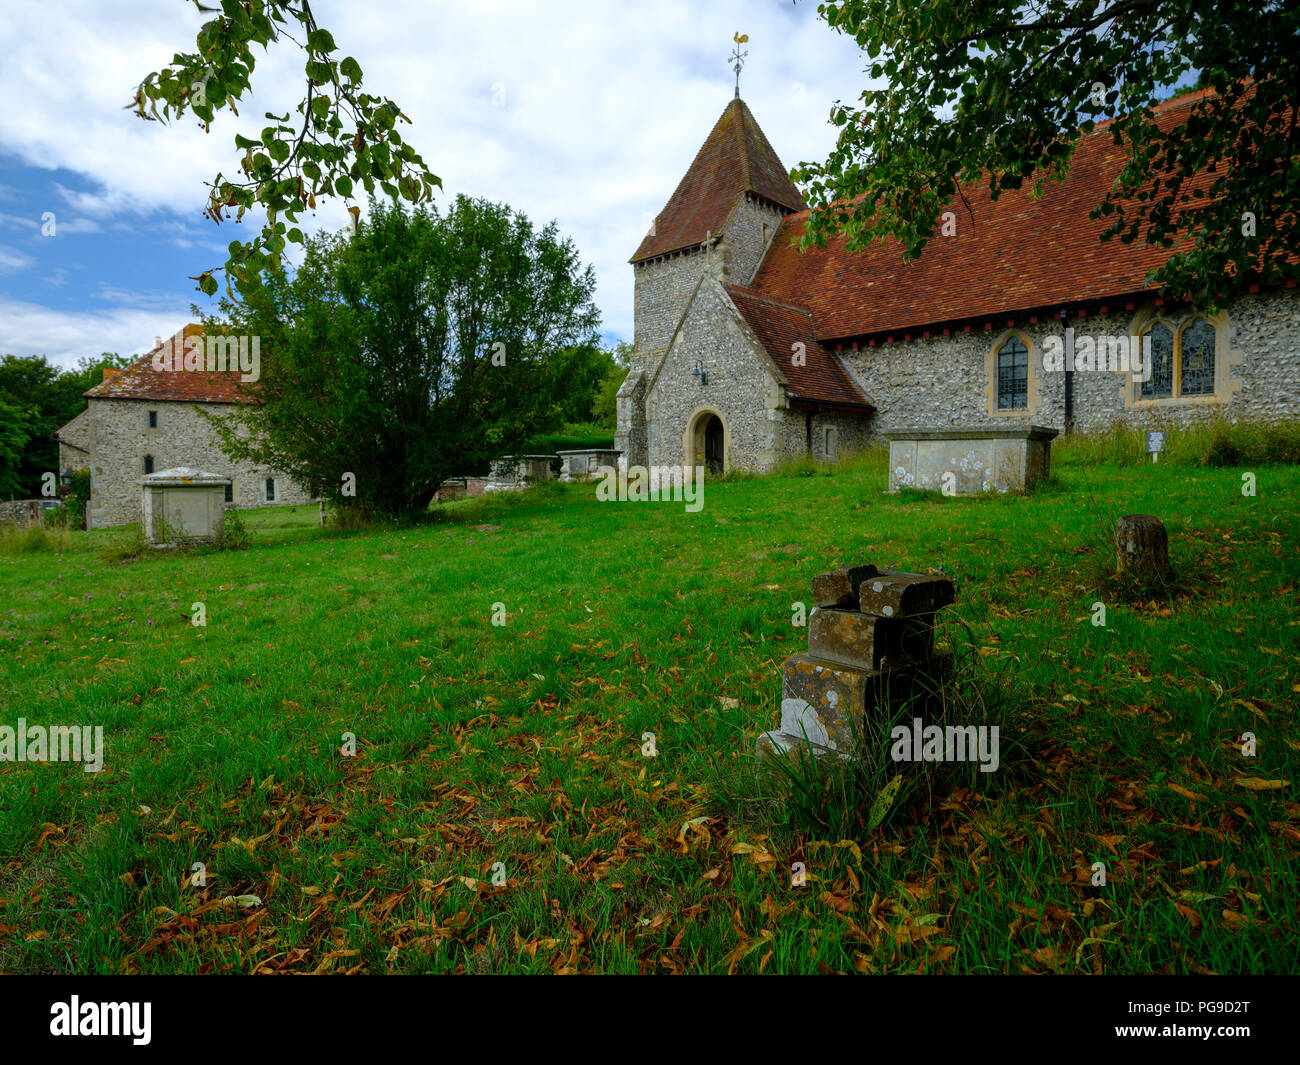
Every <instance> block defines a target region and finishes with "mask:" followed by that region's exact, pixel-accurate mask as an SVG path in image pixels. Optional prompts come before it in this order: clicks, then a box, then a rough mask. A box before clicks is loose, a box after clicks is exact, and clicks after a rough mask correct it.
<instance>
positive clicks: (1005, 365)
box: [997, 337, 1029, 410]
mask: <svg viewBox="0 0 1300 1065" xmlns="http://www.w3.org/2000/svg"><path fill="white" fill-rule="evenodd" d="M997 372H998V410H1023V409H1024V408H1025V407H1027V406H1028V405H1029V349H1028V348H1026V347H1025V345H1024V344H1022V343H1021V342H1020V341H1019V340H1017V339H1016V338H1015V337H1011V338H1009V339H1008V340H1007V342H1006V343H1005V344H1003V345H1002V347H1001V348H999V349H998V366H997Z"/></svg>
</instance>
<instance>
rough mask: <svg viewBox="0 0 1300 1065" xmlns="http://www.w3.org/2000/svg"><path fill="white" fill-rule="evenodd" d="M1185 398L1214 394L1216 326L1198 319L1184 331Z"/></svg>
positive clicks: (1183, 390)
mask: <svg viewBox="0 0 1300 1065" xmlns="http://www.w3.org/2000/svg"><path fill="white" fill-rule="evenodd" d="M1182 354H1183V387H1182V394H1183V395H1184V396H1206V395H1210V394H1212V393H1213V392H1214V326H1212V325H1210V323H1209V322H1207V321H1206V320H1205V319H1204V318H1197V319H1196V320H1195V321H1194V322H1192V324H1191V325H1189V326H1187V328H1185V329H1184V330H1183V353H1182Z"/></svg>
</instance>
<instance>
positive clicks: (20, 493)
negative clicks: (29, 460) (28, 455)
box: [0, 395, 36, 499]
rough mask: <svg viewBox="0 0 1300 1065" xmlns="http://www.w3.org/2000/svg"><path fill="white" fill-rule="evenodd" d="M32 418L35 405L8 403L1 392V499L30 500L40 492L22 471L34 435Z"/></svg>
mask: <svg viewBox="0 0 1300 1065" xmlns="http://www.w3.org/2000/svg"><path fill="white" fill-rule="evenodd" d="M32 420H33V411H32V408H31V407H26V406H19V405H18V404H16V403H9V402H6V400H5V398H4V397H3V396H2V395H0V499H28V498H31V497H32V496H34V495H36V492H35V491H33V490H32V485H31V483H28V482H27V481H26V480H25V479H24V477H23V474H22V470H23V458H24V455H25V452H26V448H27V442H28V441H29V440H30V439H31V436H32ZM32 483H35V482H32Z"/></svg>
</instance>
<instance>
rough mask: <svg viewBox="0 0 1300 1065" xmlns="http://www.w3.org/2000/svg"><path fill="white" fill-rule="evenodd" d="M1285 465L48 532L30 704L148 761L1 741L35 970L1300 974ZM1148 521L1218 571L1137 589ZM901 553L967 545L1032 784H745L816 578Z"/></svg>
mask: <svg viewBox="0 0 1300 1065" xmlns="http://www.w3.org/2000/svg"><path fill="white" fill-rule="evenodd" d="M1062 457H1063V458H1066V459H1068V455H1065V454H1063V456H1062ZM1254 472H1255V473H1256V474H1257V477H1258V494H1257V495H1256V496H1255V497H1253V498H1251V497H1243V496H1242V495H1241V491H1240V488H1241V483H1242V482H1241V473H1242V471H1241V470H1236V469H1203V468H1194V467H1188V466H1175V465H1169V466H1160V467H1157V468H1151V467H1143V466H1136V467H1116V466H1094V465H1083V464H1072V463H1070V462H1069V461H1061V462H1058V465H1057V468H1056V473H1055V478H1054V480H1053V481H1052V482H1051V483H1050V484H1049V485H1047V486H1045V487H1043V488H1042V489H1041V490H1039V491H1038V492H1037V493H1036V494H1034V495H1032V496H1030V497H1026V498H980V499H942V498H929V497H922V496H915V495H909V496H906V497H901V496H887V495H885V494H883V491H882V490H883V488H884V485H885V480H886V477H885V471H884V468H883V464H882V463H881V461H880V460H879V458H878V457H877V458H872V459H868V460H864V461H862V462H859V463H857V464H856V465H853V466H851V467H849V468H847V469H845V470H841V471H839V472H837V473H836V474H835V475H833V476H825V475H817V476H774V477H766V478H750V479H736V480H731V481H726V482H718V483H713V482H711V483H709V484H708V486H707V487H706V490H705V505H704V508H703V510H702V511H700V512H699V513H687V512H686V511H685V508H684V507H683V506H682V505H681V504H680V503H678V504H672V503H640V504H631V503H626V504H618V503H598V502H596V501H595V498H594V490H593V487H592V486H590V485H586V486H579V485H570V486H560V485H547V486H544V487H542V488H539V489H535V490H532V491H530V492H528V493H523V494H520V495H518V496H512V497H505V498H503V497H494V498H488V499H482V500H468V501H463V502H459V503H456V504H452V505H449V506H447V507H445V508H443V510H442V512H441V514H440V519H441V520H439V521H438V522H437V523H435V524H431V525H429V526H424V527H420V528H417V529H408V530H401V531H378V532H366V533H351V534H350V533H340V532H334V531H330V530H323V529H320V528H318V527H317V525H316V520H317V519H316V508H315V507H314V506H313V507H303V508H293V509H276V510H268V511H263V512H259V513H253V514H250V515H249V516H248V519H247V524H248V527H249V531H250V533H251V539H252V546H251V547H250V548H249V549H248V550H246V551H231V552H223V553H217V552H213V553H207V554H204V553H195V554H188V555H175V554H165V555H160V556H157V557H149V558H144V559H134V560H128V561H125V562H123V561H118V562H110V561H106V558H107V557H109V553H108V552H107V551H106V548H107V547H108V546H109V545H110V544H111V543H112V542H114V541H115V539H118V538H121V537H123V536H124V534H123V533H120V532H118V533H77V534H73V535H72V536H71V538H70V540H71V543H70V546H66V549H63V550H59V551H50V550H32V551H21V550H14V549H10V550H7V551H6V552H5V553H3V554H0V591H2V593H3V602H4V604H5V606H4V610H3V614H0V725H10V726H16V724H17V719H18V718H20V717H22V718H25V719H26V721H27V722H28V724H29V726H30V725H45V726H50V725H56V724H66V725H85V724H91V725H102V726H103V729H104V743H105V754H104V768H103V770H102V772H99V773H97V774H88V773H85V772H83V771H82V767H81V766H79V765H76V764H67V763H37V764H33V763H29V762H25V761H22V762H12V763H6V764H4V765H2V766H0V971H7V972H64V971H73V972H212V971H220V972H245V973H246V972H344V971H360V972H373V973H383V972H448V971H469V972H481V971H514V972H518V971H527V972H549V971H603V972H678V971H687V972H727V971H738V972H757V971H760V970H761V971H766V972H827V971H845V972H852V971H854V970H857V971H860V972H914V971H950V972H992V973H1004V972H1005V973H1020V972H1026V971H1028V972H1090V973H1091V972H1104V973H1119V972H1176V973H1183V972H1206V971H1210V972H1219V973H1230V972H1279V971H1295V970H1296V969H1297V964H1296V962H1297V946H1296V943H1297V941H1298V940H1300V927H1297V923H1298V922H1297V914H1298V913H1300V803H1297V801H1296V799H1295V788H1296V772H1295V770H1296V757H1297V751H1300V736H1298V734H1297V731H1296V728H1295V721H1294V714H1295V706H1296V704H1297V702H1300V696H1298V695H1297V692H1300V613H1298V612H1297V610H1296V603H1297V587H1298V585H1297V577H1298V576H1300V530H1298V529H1297V506H1296V499H1297V493H1298V492H1300V467H1295V466H1271V467H1261V468H1259V469H1257V470H1255V471H1254ZM1126 513H1150V514H1156V515H1158V516H1160V517H1161V518H1162V519H1163V520H1164V521H1165V523H1166V525H1167V526H1168V529H1169V533H1170V541H1171V556H1172V559H1173V563H1174V565H1175V567H1176V569H1177V571H1178V573H1179V575H1180V577H1181V578H1182V579H1183V581H1184V590H1183V591H1182V592H1180V593H1178V594H1176V595H1174V596H1171V597H1162V598H1155V599H1150V600H1146V601H1141V602H1125V601H1122V600H1119V599H1115V600H1113V601H1107V600H1106V599H1105V597H1104V593H1102V592H1099V590H1098V589H1099V587H1100V586H1099V583H1098V560H1099V559H1102V558H1104V557H1105V556H1106V555H1107V554H1108V553H1109V548H1108V546H1107V545H1106V543H1105V539H1104V538H1105V536H1106V532H1105V529H1106V522H1107V521H1108V519H1109V518H1111V517H1113V516H1114V515H1118V514H1126ZM489 523H490V525H491V526H499V527H500V529H499V531H495V530H493V529H491V528H487V529H479V528H476V526H480V525H487V524H489ZM858 562H875V563H877V564H880V565H896V566H898V567H901V568H907V569H918V570H925V569H927V568H937V567H939V566H942V567H943V568H944V570H945V571H946V572H948V573H951V574H952V575H954V576H955V577H956V578H957V580H958V602H957V605H956V606H955V607H954V608H952V610H951V611H950V612H952V613H956V614H959V615H960V617H961V618H962V619H964V620H965V621H966V622H967V623H968V624H969V626H970V631H971V632H972V633H973V635H974V640H975V644H976V647H977V655H976V657H977V658H978V660H979V661H980V662H981V663H982V668H983V669H984V670H987V672H988V675H989V676H990V677H994V676H995V677H998V678H1000V679H1001V680H1003V681H1005V682H1006V683H1007V684H1009V685H1010V687H1009V692H1010V694H1009V695H1008V701H1007V703H1006V706H1005V711H1006V717H1005V718H1004V725H1003V731H1002V764H1001V767H1000V769H999V770H998V771H997V772H996V773H990V774H980V773H978V772H972V773H969V774H967V775H966V776H964V777H961V778H960V779H958V778H957V777H949V778H944V779H943V780H941V782H940V784H939V786H937V787H936V788H934V789H933V790H932V791H931V792H929V793H925V792H917V793H915V794H913V796H912V797H911V798H910V799H909V800H908V802H907V803H906V804H905V805H903V806H901V807H900V808H898V809H896V810H895V811H894V815H893V816H891V817H890V818H889V819H888V820H886V821H885V823H884V824H883V825H881V826H880V827H878V828H876V829H874V830H872V831H866V830H865V828H860V829H859V830H857V831H853V832H845V831H842V830H841V829H840V828H838V827H834V826H838V825H840V824H841V823H842V818H840V819H838V820H837V819H835V818H833V817H831V816H830V814H832V813H835V811H834V809H833V807H834V799H833V797H830V796H828V797H827V798H826V806H827V809H828V811H829V812H828V815H827V818H826V821H825V823H824V825H822V826H820V828H819V826H818V825H817V824H815V823H807V822H804V823H793V824H792V823H791V822H790V821H789V819H788V818H786V817H785V816H784V808H783V804H782V803H780V802H779V801H776V802H774V801H772V800H771V797H770V795H769V794H768V793H766V792H762V790H761V788H760V786H759V783H758V782H757V781H756V782H755V784H754V787H755V788H756V789H758V790H757V791H756V792H755V795H756V796H757V797H759V798H761V797H762V796H767V798H766V799H765V800H764V801H757V799H756V801H755V802H752V803H749V802H738V801H736V800H735V791H736V789H737V787H738V786H739V787H740V788H742V789H743V788H744V787H746V786H748V785H747V784H746V782H747V781H750V780H752V779H754V778H753V772H754V769H753V767H754V755H753V751H754V741H755V738H756V736H757V734H758V733H759V732H761V731H763V730H765V729H768V728H772V727H774V726H775V724H776V721H777V718H778V716H779V703H780V667H781V663H782V661H783V660H784V659H785V658H786V657H787V656H788V655H790V654H794V653H797V652H799V651H801V650H803V649H804V647H805V641H806V629H804V628H799V627H796V626H794V625H793V624H792V616H793V613H794V612H793V610H792V604H793V603H796V602H808V600H809V598H810V594H811V593H810V587H809V585H810V580H811V578H812V576H813V575H814V574H815V573H818V572H821V571H822V570H824V569H826V568H829V567H831V566H835V565H840V564H847V563H858ZM1099 599H1100V600H1101V601H1103V602H1105V603H1106V607H1107V617H1106V625H1105V626H1104V627H1100V626H1096V625H1094V624H1093V623H1092V616H1093V604H1094V602H1096V601H1098V600H1099ZM197 602H201V603H203V604H204V608H205V611H206V625H205V626H203V627H196V626H194V625H192V624H191V610H192V605H193V604H194V603H197ZM495 604H500V606H494V605H495ZM494 613H495V615H496V618H497V620H501V619H502V618H504V622H505V623H504V624H502V625H494V624H493V619H494ZM952 631H954V632H955V631H957V630H952ZM954 639H955V637H954ZM646 732H653V733H654V734H655V743H656V747H657V752H658V753H657V756H656V757H654V758H649V757H645V756H644V755H643V754H642V743H643V734H644V733H646ZM1245 732H1252V733H1253V734H1254V735H1255V737H1256V738H1257V743H1258V753H1257V754H1256V756H1255V757H1253V758H1248V757H1245V756H1243V754H1242V752H1241V744H1242V734H1243V733H1245ZM344 733H353V734H355V737H356V755H355V757H344V756H343V755H342V754H341V753H340V747H341V746H342V745H343V743H344V740H343V738H342V737H343V734H344ZM769 785H770V782H767V783H764V784H763V785H762V786H763V787H767V786H769ZM842 812H843V811H840V813H842ZM1097 862H1102V863H1104V864H1105V871H1106V883H1105V885H1104V886H1100V885H1095V884H1094V883H1093V880H1094V871H1093V867H1094V863H1097ZM195 863H203V864H202V867H201V868H202V870H203V871H204V874H205V875H204V877H203V878H202V885H201V886H200V885H199V884H198V883H196V881H198V880H199V879H200V877H199V876H198V875H197V874H195V873H194V870H195V868H196V864H195ZM794 863H803V865H804V867H805V869H806V871H807V874H808V880H807V882H806V883H803V884H801V885H799V886H795V885H792V876H791V867H792V866H793V865H794ZM502 880H504V884H503V885H502V886H498V885H497V884H496V883H494V881H502ZM241 896H242V897H243V898H240V897H241Z"/></svg>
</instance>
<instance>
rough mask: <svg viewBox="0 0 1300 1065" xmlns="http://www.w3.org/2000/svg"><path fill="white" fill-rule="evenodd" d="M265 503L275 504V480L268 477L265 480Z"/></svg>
mask: <svg viewBox="0 0 1300 1065" xmlns="http://www.w3.org/2000/svg"><path fill="white" fill-rule="evenodd" d="M266 501H267V502H268V503H273V502H275V478H274V477H268V478H267V479H266Z"/></svg>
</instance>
